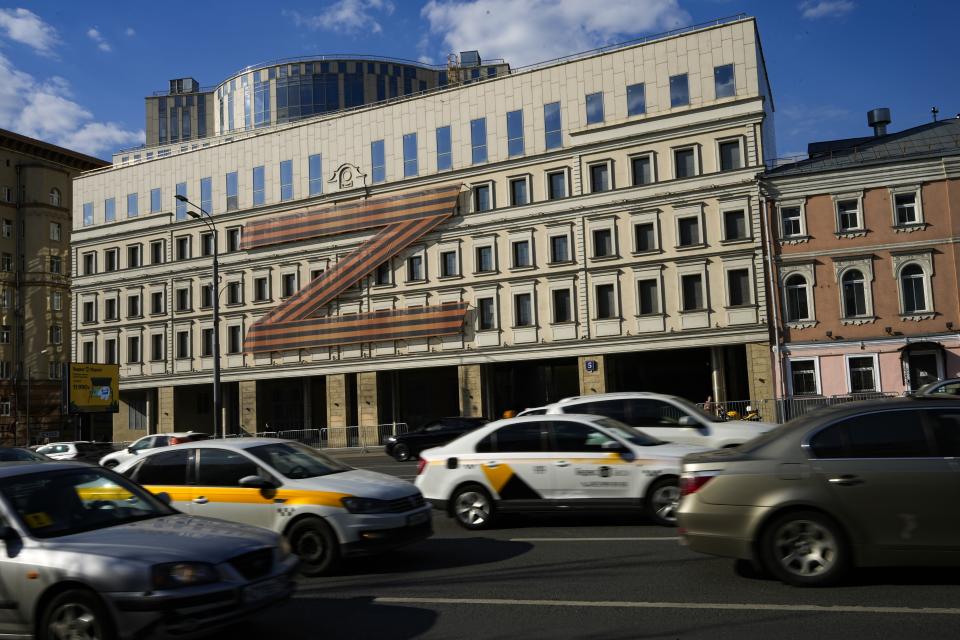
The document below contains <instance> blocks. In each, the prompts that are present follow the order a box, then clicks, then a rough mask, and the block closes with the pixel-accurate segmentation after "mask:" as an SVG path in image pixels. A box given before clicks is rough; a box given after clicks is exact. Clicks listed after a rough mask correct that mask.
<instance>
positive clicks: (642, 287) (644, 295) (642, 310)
mask: <svg viewBox="0 0 960 640" xmlns="http://www.w3.org/2000/svg"><path fill="white" fill-rule="evenodd" d="M637 306H638V309H637V311H638V313H639V314H640V315H642V316H649V315H653V314H655V313H660V284H659V282H657V280H655V279H652V278H651V279H648V280H638V281H637Z"/></svg>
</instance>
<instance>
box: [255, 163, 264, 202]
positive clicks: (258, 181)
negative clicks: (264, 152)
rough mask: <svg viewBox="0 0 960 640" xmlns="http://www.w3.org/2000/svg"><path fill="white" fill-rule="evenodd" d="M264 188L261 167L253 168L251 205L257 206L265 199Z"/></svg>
mask: <svg viewBox="0 0 960 640" xmlns="http://www.w3.org/2000/svg"><path fill="white" fill-rule="evenodd" d="M266 194H267V191H266V188H265V187H264V171H263V167H262V166H260V167H254V168H253V206H255V207H257V206H260V205H262V204H263V203H264V202H265V201H266Z"/></svg>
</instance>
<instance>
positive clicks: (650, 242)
mask: <svg viewBox="0 0 960 640" xmlns="http://www.w3.org/2000/svg"><path fill="white" fill-rule="evenodd" d="M633 246H634V249H633V250H634V251H635V252H637V253H643V252H645V251H655V250H656V248H657V236H656V229H655V228H654V226H653V223H652V222H640V223H637V224H635V225H633Z"/></svg>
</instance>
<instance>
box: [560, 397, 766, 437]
mask: <svg viewBox="0 0 960 640" xmlns="http://www.w3.org/2000/svg"><path fill="white" fill-rule="evenodd" d="M562 413H589V414H591V415H598V416H606V417H608V418H613V419H614V420H619V421H620V422H623V423H624V424H628V425H630V426H631V427H635V428H637V429H640V430H641V431H643V432H644V433H646V434H647V435H651V436H653V437H655V438H659V439H660V440H666V441H667V442H678V443H682V444H695V445H700V446H702V447H707V448H709V449H724V448H727V447H735V446H737V445H740V444H743V443H744V442H746V441H747V440H752V439H753V438H755V437H757V436H759V435H760V434H762V433H766V432H767V431H770V430H771V429H773V428H775V427H776V426H777V425H776V424H773V423H770V422H755V421H748V420H724V419H722V418H719V417H717V416H714V415H710V414H709V413H707V412H706V411H704V410H703V409H701V408H699V407H698V406H697V405H695V404H693V403H692V402H690V401H689V400H684V399H683V398H678V397H677V396H670V395H664V394H661V393H647V392H642V391H631V392H624V393H600V394H596V395H590V396H576V397H573V398H566V399H564V400H561V401H560V402H557V403H554V404H552V405H550V406H548V407H547V414H548V415H555V414H562Z"/></svg>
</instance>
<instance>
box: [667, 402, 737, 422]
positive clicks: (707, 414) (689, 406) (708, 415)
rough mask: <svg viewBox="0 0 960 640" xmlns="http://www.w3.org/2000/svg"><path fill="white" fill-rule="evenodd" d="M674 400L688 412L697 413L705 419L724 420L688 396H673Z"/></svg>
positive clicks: (712, 420) (711, 420)
mask: <svg viewBox="0 0 960 640" xmlns="http://www.w3.org/2000/svg"><path fill="white" fill-rule="evenodd" d="M672 400H673V401H674V402H676V403H677V404H679V405H680V406H681V407H683V408H684V409H686V410H687V411H688V412H690V413H692V414H694V415H696V416H697V417H700V418H703V419H704V420H709V421H710V422H723V421H724V420H723V418H721V417H719V416H716V415H714V414H712V413H710V412H709V411H704V410H703V408H702V407H698V406H697V405H695V404H693V403H692V402H690V401H689V400H687V399H686V398H678V397H676V396H673V397H672Z"/></svg>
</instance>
